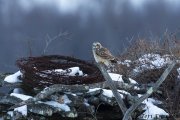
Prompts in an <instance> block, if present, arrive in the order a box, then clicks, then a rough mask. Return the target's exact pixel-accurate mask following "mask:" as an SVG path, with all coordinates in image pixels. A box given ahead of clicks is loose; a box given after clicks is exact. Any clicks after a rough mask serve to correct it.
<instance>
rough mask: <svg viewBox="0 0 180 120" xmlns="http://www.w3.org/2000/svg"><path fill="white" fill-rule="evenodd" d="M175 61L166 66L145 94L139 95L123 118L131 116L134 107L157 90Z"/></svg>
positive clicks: (125, 119)
mask: <svg viewBox="0 0 180 120" xmlns="http://www.w3.org/2000/svg"><path fill="white" fill-rule="evenodd" d="M175 64H176V62H173V63H172V64H170V65H169V66H168V68H167V69H166V70H165V71H164V73H163V74H162V75H161V77H160V78H159V79H158V81H157V82H156V83H155V84H154V86H152V87H150V88H149V89H148V91H147V92H146V94H144V95H143V96H141V97H140V98H139V100H138V101H137V102H136V103H134V104H133V105H132V106H131V107H130V108H129V109H128V110H127V111H126V113H125V115H124V117H123V120H128V119H129V118H130V117H131V114H132V113H133V112H134V110H136V108H137V107H138V106H139V105H140V104H141V103H142V102H143V101H144V100H145V99H147V98H148V97H149V96H150V95H151V94H152V93H153V92H155V91H157V89H158V88H159V86H160V85H161V84H162V83H163V81H164V80H165V79H166V77H167V76H168V75H169V73H170V72H171V70H172V69H173V67H174V66H175Z"/></svg>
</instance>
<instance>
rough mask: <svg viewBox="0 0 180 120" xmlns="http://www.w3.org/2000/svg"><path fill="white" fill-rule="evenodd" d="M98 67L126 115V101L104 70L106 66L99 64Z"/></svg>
mask: <svg viewBox="0 0 180 120" xmlns="http://www.w3.org/2000/svg"><path fill="white" fill-rule="evenodd" d="M97 66H98V68H99V70H100V71H101V73H102V74H103V76H104V79H105V80H106V81H107V83H108V85H109V87H110V88H111V90H112V92H113V94H114V97H115V99H116V101H117V103H118V105H119V107H120V109H121V111H122V113H123V114H125V112H126V110H127V108H126V105H125V104H124V101H123V100H122V98H121V96H120V94H119V92H118V91H117V88H116V87H115V85H114V82H113V81H112V79H111V77H110V76H109V74H108V73H107V71H106V69H105V68H104V64H102V63H97ZM130 119H131V118H130Z"/></svg>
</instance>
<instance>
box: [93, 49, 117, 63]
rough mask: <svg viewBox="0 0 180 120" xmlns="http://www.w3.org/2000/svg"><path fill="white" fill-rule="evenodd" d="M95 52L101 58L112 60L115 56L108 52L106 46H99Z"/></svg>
mask: <svg viewBox="0 0 180 120" xmlns="http://www.w3.org/2000/svg"><path fill="white" fill-rule="evenodd" d="M96 54H97V55H98V56H100V57H102V58H103V59H108V60H114V59H115V57H114V56H113V55H112V54H111V53H110V51H109V50H108V49H107V48H104V47H102V48H100V49H99V50H96Z"/></svg>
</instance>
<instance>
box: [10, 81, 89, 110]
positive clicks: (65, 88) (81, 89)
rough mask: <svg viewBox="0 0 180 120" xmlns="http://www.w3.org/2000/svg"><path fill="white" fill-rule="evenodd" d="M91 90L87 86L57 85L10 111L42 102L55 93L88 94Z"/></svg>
mask: <svg viewBox="0 0 180 120" xmlns="http://www.w3.org/2000/svg"><path fill="white" fill-rule="evenodd" d="M88 90H89V87H88V86H87V85H62V84H55V85H52V86H50V87H47V88H45V89H44V90H43V91H41V92H40V93H38V94H37V95H36V96H35V97H33V98H30V99H28V100H26V101H23V102H21V103H18V104H16V105H14V106H12V107H11V108H10V109H14V108H16V107H19V106H22V105H25V104H26V105H28V104H31V103H33V102H36V101H39V100H42V99H45V98H47V97H48V96H50V95H52V94H53V93H54V92H82V93H84V92H87V91H88Z"/></svg>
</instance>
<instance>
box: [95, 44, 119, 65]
mask: <svg viewBox="0 0 180 120" xmlns="http://www.w3.org/2000/svg"><path fill="white" fill-rule="evenodd" d="M92 51H93V55H94V58H95V61H96V62H97V63H103V64H105V65H106V66H110V65H112V64H113V63H117V59H116V58H115V57H114V56H113V55H112V54H111V52H110V51H109V50H108V49H107V48H105V47H103V46H102V45H101V44H100V43H99V42H94V43H93V46H92Z"/></svg>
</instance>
